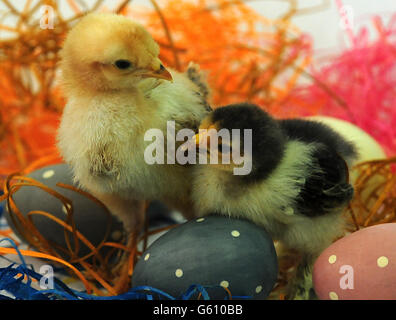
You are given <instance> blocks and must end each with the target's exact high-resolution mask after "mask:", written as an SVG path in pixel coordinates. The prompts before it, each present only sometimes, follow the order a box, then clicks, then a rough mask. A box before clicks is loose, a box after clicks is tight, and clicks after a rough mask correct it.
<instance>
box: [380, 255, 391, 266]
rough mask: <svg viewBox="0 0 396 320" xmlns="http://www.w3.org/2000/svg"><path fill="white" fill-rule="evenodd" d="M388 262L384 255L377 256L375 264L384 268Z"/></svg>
mask: <svg viewBox="0 0 396 320" xmlns="http://www.w3.org/2000/svg"><path fill="white" fill-rule="evenodd" d="M388 263H389V260H388V258H387V257H385V256H382V257H379V258H378V259H377V266H378V267H380V268H385V267H386V266H387V265H388Z"/></svg>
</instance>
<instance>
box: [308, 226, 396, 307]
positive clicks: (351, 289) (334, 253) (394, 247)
mask: <svg viewBox="0 0 396 320" xmlns="http://www.w3.org/2000/svg"><path fill="white" fill-rule="evenodd" d="M313 283H314V287H315V291H316V294H317V295H318V297H319V299H322V300H329V299H331V300H396V223H386V224H380V225H376V226H372V227H368V228H365V229H362V230H359V231H357V232H354V233H352V234H350V235H348V236H346V237H344V238H342V239H340V240H338V241H336V242H335V243H333V244H332V245H331V246H330V247H328V248H327V249H326V250H325V251H323V253H322V254H321V255H320V256H319V258H318V259H317V260H316V262H315V265H314V270H313Z"/></svg>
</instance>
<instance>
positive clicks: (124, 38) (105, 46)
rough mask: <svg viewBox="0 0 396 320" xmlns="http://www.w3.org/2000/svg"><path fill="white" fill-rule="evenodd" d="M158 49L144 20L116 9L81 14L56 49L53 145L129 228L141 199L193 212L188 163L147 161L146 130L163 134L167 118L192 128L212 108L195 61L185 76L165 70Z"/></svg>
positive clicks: (138, 220) (138, 218) (137, 219)
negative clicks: (62, 99) (57, 108)
mask: <svg viewBox="0 0 396 320" xmlns="http://www.w3.org/2000/svg"><path fill="white" fill-rule="evenodd" d="M159 51H160V50H159V46H158V44H157V43H156V42H155V41H154V39H153V38H152V36H151V35H150V34H149V33H148V31H147V30H146V29H145V28H144V27H143V26H141V25H140V24H138V23H136V22H134V21H132V20H130V19H128V18H126V17H123V16H120V15H115V14H89V15H87V16H85V17H84V18H82V19H81V21H80V22H79V23H78V24H77V25H76V26H75V27H74V28H73V29H72V30H71V31H70V32H69V34H68V35H67V38H66V40H65V43H64V46H63V49H62V51H61V63H60V67H61V81H62V83H63V87H64V92H65V95H66V98H67V104H66V107H65V109H64V112H63V115H62V119H61V123H60V127H59V132H58V147H59V149H60V152H61V154H62V156H63V158H64V160H65V161H66V162H67V163H68V164H69V165H70V166H71V167H72V169H73V173H74V177H75V180H76V181H77V182H78V183H79V184H80V186H81V187H83V188H85V189H87V190H88V191H89V192H91V193H92V194H93V195H95V196H96V197H97V198H98V199H100V200H101V201H102V202H104V203H105V204H106V205H107V206H108V208H109V209H110V211H112V213H113V214H115V215H117V216H118V217H119V218H120V219H121V220H122V221H123V222H124V225H125V228H126V230H127V231H128V232H131V231H135V230H136V229H139V228H140V227H141V225H142V221H143V217H144V212H143V211H144V202H143V200H151V199H159V200H162V201H164V202H165V203H167V204H168V205H170V206H171V207H173V208H175V209H178V210H180V211H181V212H182V213H184V215H185V216H186V217H188V218H189V217H192V216H193V212H192V211H191V207H192V206H191V204H190V189H191V188H190V183H191V177H190V171H191V169H190V168H189V167H188V166H182V165H179V164H177V163H176V164H162V165H161V164H153V165H150V164H148V163H147V162H146V161H145V158H144V152H145V148H146V146H147V144H148V143H149V142H147V141H145V139H144V135H145V132H146V131H147V130H148V129H151V128H156V129H160V130H161V131H162V132H164V135H165V134H166V132H167V121H168V120H172V121H174V122H175V127H176V128H175V129H176V132H177V130H178V129H181V128H190V129H196V128H197V127H198V125H199V123H200V121H201V119H202V118H203V117H204V116H205V115H206V114H207V113H208V111H209V110H210V108H209V107H208V105H207V104H206V101H205V100H206V99H205V96H206V92H201V91H202V89H201V88H200V86H201V85H202V83H195V82H199V81H201V80H202V79H199V77H198V78H197V72H196V70H195V69H194V66H193V67H192V68H191V70H189V72H187V73H186V74H184V73H179V72H176V71H173V70H167V69H166V68H165V67H164V65H163V64H162V63H161V61H160V59H159ZM189 76H190V77H189ZM191 77H194V79H190V78H191ZM165 140H166V139H165ZM165 143H166V141H165Z"/></svg>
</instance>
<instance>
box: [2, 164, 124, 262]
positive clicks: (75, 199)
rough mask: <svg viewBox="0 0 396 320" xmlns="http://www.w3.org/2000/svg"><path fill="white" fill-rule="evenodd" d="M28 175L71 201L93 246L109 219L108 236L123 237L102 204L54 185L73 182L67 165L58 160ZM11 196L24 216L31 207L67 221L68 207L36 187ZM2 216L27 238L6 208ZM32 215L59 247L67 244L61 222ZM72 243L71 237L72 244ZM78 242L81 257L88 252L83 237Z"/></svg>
mask: <svg viewBox="0 0 396 320" xmlns="http://www.w3.org/2000/svg"><path fill="white" fill-rule="evenodd" d="M28 177H31V178H33V179H35V180H37V181H39V182H41V183H43V184H45V185H46V186H47V187H49V188H51V189H53V190H55V191H57V192H59V193H60V194H61V195H63V196H64V197H66V198H68V199H70V200H71V201H72V205H73V217H74V222H75V225H76V229H77V230H78V231H79V232H80V233H81V234H82V235H83V236H84V237H85V238H87V239H88V240H89V241H90V242H91V243H92V244H93V245H94V246H97V245H99V244H100V242H102V241H103V239H104V237H105V235H106V232H107V230H108V225H109V223H111V229H110V232H109V237H108V238H107V240H108V241H120V240H121V238H122V237H123V233H124V231H123V226H122V223H121V222H120V221H118V220H117V219H116V218H115V217H114V216H112V215H109V214H108V212H107V211H106V209H105V208H103V207H102V206H101V205H99V204H98V203H96V202H94V201H93V200H91V199H89V198H88V197H86V196H84V195H82V194H80V193H78V192H75V191H72V190H68V189H65V188H62V187H59V186H56V184H57V183H58V182H61V183H64V184H68V185H73V177H72V172H71V169H70V167H69V166H68V165H66V164H57V165H52V166H47V167H44V168H41V169H39V170H36V171H33V172H32V173H30V174H29V175H28ZM13 199H14V201H15V204H16V206H17V208H18V209H19V210H20V212H21V213H22V214H23V215H24V216H25V217H26V216H27V214H28V212H30V211H33V210H41V211H45V212H48V213H50V214H51V215H53V216H54V217H56V218H58V219H60V220H62V221H66V217H67V214H66V213H67V211H66V208H65V207H64V205H63V203H62V202H61V201H60V200H59V199H58V198H56V197H54V196H52V195H51V194H49V193H47V192H46V191H44V190H42V189H41V188H39V187H36V186H23V187H21V188H20V189H19V190H18V191H17V192H16V193H15V194H14V195H13ZM5 216H6V219H7V222H8V224H9V226H10V227H11V228H12V230H13V231H14V233H15V234H16V235H17V236H18V237H19V238H21V240H26V239H24V237H23V235H22V234H20V233H19V231H18V230H17V228H16V227H15V225H14V222H13V219H12V218H11V216H10V214H9V213H8V212H7V210H6V213H5ZM31 217H32V221H33V224H34V225H35V226H36V228H37V230H38V231H39V232H40V233H41V235H42V236H43V237H44V238H45V239H46V240H48V241H50V242H53V243H55V244H57V245H59V246H61V247H62V248H65V249H66V248H67V245H66V240H65V235H64V228H63V226H61V225H60V224H58V223H56V222H55V221H53V220H51V219H49V218H48V217H45V216H42V215H32V216H31ZM14 218H15V217H14ZM73 243H74V242H73V241H71V244H72V245H73ZM79 245H80V249H79V251H78V255H79V256H80V257H82V256H84V255H86V254H88V253H90V252H91V251H90V249H89V248H88V247H87V246H86V245H85V244H84V243H83V242H82V241H79ZM66 257H68V255H66V256H65V258H66Z"/></svg>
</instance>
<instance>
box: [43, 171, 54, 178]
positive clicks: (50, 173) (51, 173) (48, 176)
mask: <svg viewBox="0 0 396 320" xmlns="http://www.w3.org/2000/svg"><path fill="white" fill-rule="evenodd" d="M54 174H55V171H54V170H46V171H44V172H43V175H42V177H43V178H44V179H49V178H51V177H52V176H53V175H54Z"/></svg>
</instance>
